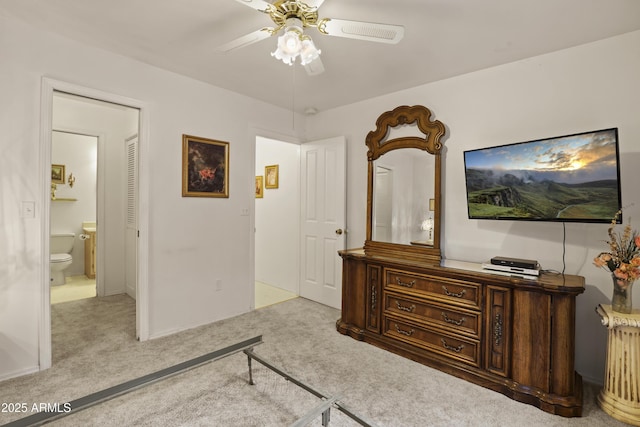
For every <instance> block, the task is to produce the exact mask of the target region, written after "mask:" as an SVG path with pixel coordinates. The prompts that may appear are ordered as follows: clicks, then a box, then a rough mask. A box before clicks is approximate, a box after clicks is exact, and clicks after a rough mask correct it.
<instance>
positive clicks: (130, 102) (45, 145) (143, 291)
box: [38, 77, 149, 370]
mask: <svg viewBox="0 0 640 427" xmlns="http://www.w3.org/2000/svg"><path fill="white" fill-rule="evenodd" d="M54 91H59V92H66V93H69V94H73V95H77V96H82V97H86V98H92V99H96V100H99V101H104V102H110V103H114V104H120V105H125V106H127V107H132V108H136V109H138V110H139V112H140V113H139V123H138V135H139V139H138V143H139V145H138V147H139V152H138V156H139V157H138V167H139V170H138V178H139V181H138V190H139V193H138V214H139V216H138V229H139V231H140V237H139V241H138V267H137V270H138V271H137V274H138V288H137V292H136V293H137V298H136V335H137V337H138V339H139V340H141V341H145V340H147V339H149V295H148V293H149V288H148V271H149V259H148V253H149V240H148V232H147V229H148V224H149V163H148V162H149V158H148V157H149V156H148V154H147V153H148V152H149V138H148V135H149V120H148V110H149V108H148V107H147V105H146V104H145V103H144V102H142V101H138V100H135V99H132V98H127V97H124V96H120V95H116V94H112V93H108V92H103V91H100V90H96V89H92V88H88V87H84V86H79V85H76V84H73V83H69V82H64V81H60V80H55V79H51V78H49V77H43V78H42V86H41V94H40V111H41V114H40V165H39V166H40V167H39V171H40V173H41V176H40V184H41V188H42V191H41V194H40V197H39V199H40V200H39V202H40V206H41V207H42V215H41V230H42V234H41V239H42V240H41V246H40V247H41V248H42V252H41V260H42V262H41V266H42V269H41V274H40V277H41V292H40V294H41V298H40V307H41V308H40V319H39V321H38V329H39V331H40V332H39V349H38V350H39V351H38V357H39V367H40V370H44V369H47V368H50V367H51V364H52V361H51V358H52V351H51V298H50V291H49V287H50V270H49V268H50V266H49V262H50V261H49V235H50V233H51V225H50V216H51V212H50V198H51V193H50V184H51V175H50V174H49V173H47V172H46V171H48V170H49V169H50V165H51V132H52V130H53V127H52V125H53V93H54Z"/></svg>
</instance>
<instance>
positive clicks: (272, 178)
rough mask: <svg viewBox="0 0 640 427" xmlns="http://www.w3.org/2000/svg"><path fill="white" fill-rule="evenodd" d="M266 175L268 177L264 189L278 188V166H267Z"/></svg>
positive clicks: (265, 168)
mask: <svg viewBox="0 0 640 427" xmlns="http://www.w3.org/2000/svg"><path fill="white" fill-rule="evenodd" d="M264 175H265V176H266V177H267V179H266V182H265V184H264V188H278V165H271V166H265V167H264Z"/></svg>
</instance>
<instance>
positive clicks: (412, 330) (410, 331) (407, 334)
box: [396, 323, 415, 337]
mask: <svg viewBox="0 0 640 427" xmlns="http://www.w3.org/2000/svg"><path fill="white" fill-rule="evenodd" d="M396 332H398V333H399V334H402V335H406V336H408V337H410V336H411V335H413V333H414V332H415V330H414V329H411V330H408V331H405V330H402V329H400V326H398V324H397V323H396Z"/></svg>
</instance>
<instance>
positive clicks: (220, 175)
mask: <svg viewBox="0 0 640 427" xmlns="http://www.w3.org/2000/svg"><path fill="white" fill-rule="evenodd" d="M182 197H226V198H228V197H229V143H228V142H224V141H216V140H214V139H207V138H201V137H198V136H192V135H182Z"/></svg>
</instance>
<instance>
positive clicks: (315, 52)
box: [300, 38, 321, 65]
mask: <svg viewBox="0 0 640 427" xmlns="http://www.w3.org/2000/svg"><path fill="white" fill-rule="evenodd" d="M320 53H321V51H320V49H317V48H316V46H315V45H314V44H313V40H311V38H306V39H304V40H302V47H301V49H300V63H301V64H302V65H307V64H309V63H311V62H312V61H315V60H316V59H318V57H319V56H320Z"/></svg>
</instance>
